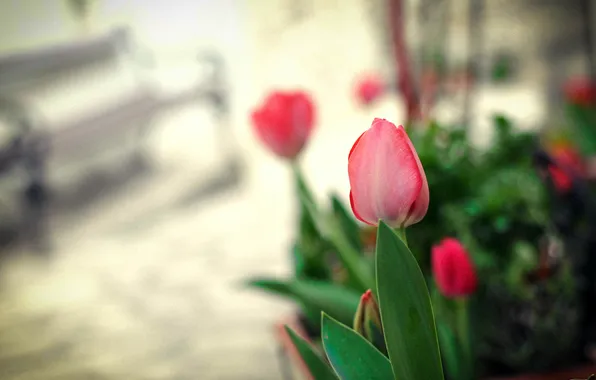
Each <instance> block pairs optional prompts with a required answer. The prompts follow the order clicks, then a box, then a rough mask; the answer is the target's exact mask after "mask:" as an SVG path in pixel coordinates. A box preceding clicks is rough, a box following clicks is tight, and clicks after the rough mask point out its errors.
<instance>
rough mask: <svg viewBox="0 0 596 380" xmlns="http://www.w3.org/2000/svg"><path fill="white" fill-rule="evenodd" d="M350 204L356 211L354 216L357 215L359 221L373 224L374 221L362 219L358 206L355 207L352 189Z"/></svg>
mask: <svg viewBox="0 0 596 380" xmlns="http://www.w3.org/2000/svg"><path fill="white" fill-rule="evenodd" d="M350 206H351V207H352V212H354V216H355V217H356V219H358V220H359V221H361V222H363V223H366V224H368V225H373V223H369V222H367V221H366V220H364V219H362V217H361V216H360V214H359V213H358V210H356V207H354V197H353V196H352V192H351V191H350Z"/></svg>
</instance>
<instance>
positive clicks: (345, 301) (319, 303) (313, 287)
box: [249, 278, 360, 324]
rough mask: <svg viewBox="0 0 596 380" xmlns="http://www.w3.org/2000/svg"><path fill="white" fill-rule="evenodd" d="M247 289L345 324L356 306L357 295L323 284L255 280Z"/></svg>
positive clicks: (350, 321) (349, 319) (330, 284)
mask: <svg viewBox="0 0 596 380" xmlns="http://www.w3.org/2000/svg"><path fill="white" fill-rule="evenodd" d="M249 286H252V287H256V288H260V289H263V290H266V291H268V292H271V293H274V294H277V295H279V296H282V297H286V298H290V299H293V300H295V301H296V302H298V303H300V304H301V305H304V307H305V308H307V310H309V311H311V312H312V310H319V311H324V312H325V313H327V314H329V315H331V316H333V317H334V318H336V319H338V320H340V321H342V322H343V323H346V324H351V323H352V322H353V320H354V314H356V309H357V308H358V303H359V302H360V294H359V293H357V292H355V291H352V290H350V289H347V288H344V287H341V286H338V285H335V284H332V283H329V282H324V281H313V280H297V279H294V280H289V281H284V280H276V279H266V278H263V279H255V280H251V281H250V282H249Z"/></svg>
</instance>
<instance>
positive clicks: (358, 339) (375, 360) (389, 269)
mask: <svg viewBox="0 0 596 380" xmlns="http://www.w3.org/2000/svg"><path fill="white" fill-rule="evenodd" d="M375 257H376V260H375V261H376V271H377V286H376V291H375V293H376V294H377V297H378V299H379V311H380V314H381V318H382V323H383V326H384V331H385V333H384V340H385V344H386V346H387V351H388V356H385V355H383V354H382V353H381V351H379V350H377V349H376V348H375V347H374V346H373V345H372V344H371V343H370V342H369V341H367V340H366V339H365V338H364V337H362V336H361V335H359V334H358V333H357V332H356V331H354V330H352V329H350V328H349V327H347V326H346V325H344V324H341V323H340V322H338V321H336V320H334V319H332V318H330V317H328V316H327V315H325V314H323V317H322V326H323V330H322V337H323V347H324V351H325V354H326V357H327V359H328V362H329V364H330V366H331V367H332V368H333V370H334V371H335V373H336V375H337V377H339V379H342V380H352V379H354V380H362V379H370V380H387V379H428V380H442V379H443V369H442V364H441V356H440V353H439V345H438V340H437V333H436V328H435V321H434V315H433V311H432V306H431V302H430V297H429V293H428V289H427V287H426V282H425V280H424V276H423V275H422V272H421V271H420V268H419V267H418V264H417V262H416V259H415V258H414V256H413V255H412V253H411V252H410V250H409V249H408V247H407V245H406V244H405V242H404V241H402V240H401V239H400V238H399V237H398V235H397V234H396V233H395V232H394V231H393V230H392V229H391V228H390V227H389V226H387V225H386V224H385V223H383V222H381V223H380V226H379V229H378V235H377V248H376V255H375ZM396 291H397V292H398V293H399V294H400V297H396V296H395V295H396ZM291 335H292V336H294V337H295V336H296V334H295V333H293V332H291ZM298 344H299V347H300V353H301V356H302V357H303V359H304V360H305V363H306V364H307V366H308V368H309V370H310V371H311V373H312V375H313V377H314V378H315V379H326V378H329V368H328V367H325V366H322V365H321V362H320V361H319V360H313V359H312V358H313V357H316V358H318V356H316V354H315V353H314V350H312V349H310V350H309V349H307V348H305V347H304V342H302V341H299V342H298Z"/></svg>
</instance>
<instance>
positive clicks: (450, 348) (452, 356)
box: [437, 321, 461, 379]
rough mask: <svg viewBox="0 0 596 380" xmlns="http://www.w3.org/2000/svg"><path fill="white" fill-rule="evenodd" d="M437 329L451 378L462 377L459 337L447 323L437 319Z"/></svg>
mask: <svg viewBox="0 0 596 380" xmlns="http://www.w3.org/2000/svg"><path fill="white" fill-rule="evenodd" d="M437 331H438V333H439V342H440V347H441V356H442V358H443V360H444V363H445V369H446V371H447V374H448V375H449V378H450V379H460V378H461V370H460V355H459V351H458V345H457V339H456V337H455V334H454V333H453V331H452V330H451V329H450V328H449V326H447V324H445V323H441V322H440V321H437Z"/></svg>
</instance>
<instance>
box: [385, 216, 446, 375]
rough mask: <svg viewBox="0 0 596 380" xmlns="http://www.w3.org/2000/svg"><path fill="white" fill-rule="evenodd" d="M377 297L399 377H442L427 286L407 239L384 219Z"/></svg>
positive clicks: (391, 358) (386, 339) (395, 369)
mask: <svg viewBox="0 0 596 380" xmlns="http://www.w3.org/2000/svg"><path fill="white" fill-rule="evenodd" d="M376 268H377V297H378V299H379V308H380V310H381V320H382V323H383V330H384V333H385V344H386V345H387V352H388V353H389V358H390V360H391V363H392V365H393V372H394V373H395V378H396V379H429V380H433V379H442V378H443V369H442V365H441V355H440V354H439V345H438V340H437V332H436V327H435V318H434V315H433V310H432V306H431V302H430V296H429V294H428V288H427V287H426V282H425V280H424V276H423V275H422V272H421V271H420V267H419V266H418V263H417V261H416V259H415V258H414V256H413V255H412V253H411V252H410V250H409V249H408V247H407V246H406V245H405V244H404V242H403V241H402V240H401V239H400V238H399V237H398V236H397V235H396V234H395V233H394V232H393V231H392V230H391V228H389V227H388V226H387V225H386V224H385V223H384V222H380V225H379V230H378V235H377V252H376Z"/></svg>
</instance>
